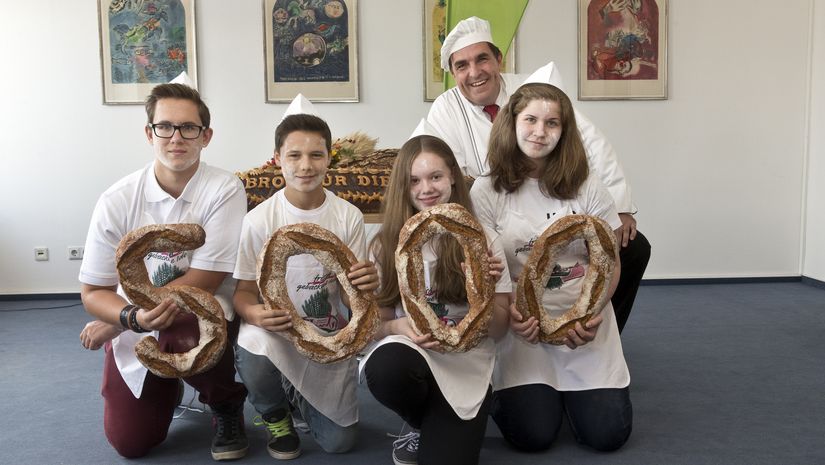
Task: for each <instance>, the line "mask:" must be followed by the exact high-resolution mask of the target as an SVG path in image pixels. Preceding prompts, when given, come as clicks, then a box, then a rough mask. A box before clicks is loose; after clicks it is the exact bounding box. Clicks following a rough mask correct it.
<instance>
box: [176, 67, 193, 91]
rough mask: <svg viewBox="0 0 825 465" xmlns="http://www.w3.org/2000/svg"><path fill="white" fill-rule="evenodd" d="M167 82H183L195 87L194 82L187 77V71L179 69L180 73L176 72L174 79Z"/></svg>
mask: <svg viewBox="0 0 825 465" xmlns="http://www.w3.org/2000/svg"><path fill="white" fill-rule="evenodd" d="M169 84H183V85H186V86H189V87H191V88H193V89H196V87H195V83H194V82H192V78H190V77H189V73H187V72H186V71H181V73H180V74H178V75H177V76H176V77H175V79H172V80H171V81H169Z"/></svg>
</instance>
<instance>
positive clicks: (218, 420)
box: [212, 404, 249, 460]
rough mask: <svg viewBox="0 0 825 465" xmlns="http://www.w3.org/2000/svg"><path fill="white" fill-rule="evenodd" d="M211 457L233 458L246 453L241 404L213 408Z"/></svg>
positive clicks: (217, 458)
mask: <svg viewBox="0 0 825 465" xmlns="http://www.w3.org/2000/svg"><path fill="white" fill-rule="evenodd" d="M213 412H214V413H213V414H212V426H213V427H214V428H215V437H213V438H212V458H213V459H215V460H234V459H239V458H241V457H243V456H245V455H246V451H247V450H248V449H249V441H247V439H246V432H245V431H244V426H243V404H241V405H240V406H232V407H228V408H213Z"/></svg>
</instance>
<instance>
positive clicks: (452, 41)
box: [441, 16, 493, 71]
mask: <svg viewBox="0 0 825 465" xmlns="http://www.w3.org/2000/svg"><path fill="white" fill-rule="evenodd" d="M479 42H490V43H491V44H492V43H493V34H492V33H491V32H490V23H489V22H488V21H486V20H484V19H481V18H479V17H477V16H471V17H469V18H467V19H462V20H461V21H459V22H458V24H456V25H455V27H454V28H453V30H452V31H450V33H449V34H447V37H446V38H445V39H444V44H443V45H442V46H441V67H442V68H444V71H449V70H450V55H452V54H453V53H455V52H457V51H459V50H461V49H462V48H464V47H467V46H468V45H473V44H477V43H479Z"/></svg>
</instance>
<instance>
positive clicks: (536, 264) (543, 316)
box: [516, 215, 618, 345]
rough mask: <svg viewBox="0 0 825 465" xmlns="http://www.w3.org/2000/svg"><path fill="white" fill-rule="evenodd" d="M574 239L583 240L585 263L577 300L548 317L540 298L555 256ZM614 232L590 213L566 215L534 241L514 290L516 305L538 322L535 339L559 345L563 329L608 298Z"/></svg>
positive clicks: (592, 313) (586, 318) (585, 317)
mask: <svg viewBox="0 0 825 465" xmlns="http://www.w3.org/2000/svg"><path fill="white" fill-rule="evenodd" d="M576 239H584V241H585V243H586V245H587V249H588V255H589V266H588V267H587V272H586V273H585V275H584V278H583V281H582V288H581V293H580V294H579V297H578V299H577V300H576V302H575V303H574V304H573V306H572V307H570V309H569V310H567V311H566V312H565V313H564V314H563V315H562V316H560V317H558V318H551V317H550V315H549V314H548V313H547V312H546V311H544V308H543V307H542V304H541V300H542V295H543V294H544V291H545V286H546V284H547V281H548V280H549V279H550V275H551V274H552V272H553V266H554V265H555V264H556V258H557V257H558V256H559V255H560V254H561V253H562V252H563V251H564V250H565V249H566V248H567V246H568V245H569V244H570V243H571V242H573V241H574V240H576ZM617 249H618V244H617V241H616V235H615V234H614V233H613V231H612V230H611V229H610V226H609V225H608V224H607V223H606V222H605V221H604V220H602V219H600V218H597V217H595V216H590V215H568V216H565V217H563V218H560V219H559V220H558V221H556V222H554V223H553V224H551V225H550V226H549V227H548V228H547V229H546V230H545V231H544V232H543V233H542V234H541V236H539V238H538V240H536V241H535V242H534V243H533V250H532V251H531V252H530V256H529V257H528V258H527V263H526V264H525V265H524V269H523V270H522V272H521V276H519V280H518V289H516V308H517V309H518V311H519V312H520V313H521V314H522V316H523V317H524V318H525V319H527V318H529V317H531V316H533V317H535V318H536V320H538V322H539V328H540V329H539V340H540V341H541V342H544V343H547V344H555V345H562V344H564V339H565V338H566V337H567V331H568V330H570V329H573V328H574V327H575V325H576V323H577V322H580V323H581V324H582V326H584V324H585V323H587V322H588V321H589V320H590V319H591V318H593V317H594V316H596V315H598V314H599V312H601V311H602V308H604V306H605V304H606V303H607V299H608V292H609V290H610V289H609V288H610V280H611V279H612V278H613V273H614V271H615V268H616V250H617Z"/></svg>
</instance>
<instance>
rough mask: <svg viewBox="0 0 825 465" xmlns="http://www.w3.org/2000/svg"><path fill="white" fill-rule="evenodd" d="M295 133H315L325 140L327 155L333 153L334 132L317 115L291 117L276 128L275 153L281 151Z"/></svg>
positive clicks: (303, 114) (302, 114)
mask: <svg viewBox="0 0 825 465" xmlns="http://www.w3.org/2000/svg"><path fill="white" fill-rule="evenodd" d="M295 131H306V132H314V133H316V134H318V135H320V136H321V137H323V138H324V142H326V145H327V154H329V153H330V152H332V132H331V131H330V130H329V125H327V122H326V121H324V120H322V119H321V118H319V117H317V116H315V115H308V114H305V113H300V114H295V115H289V116H287V117H286V118H284V119H283V121H281V123H280V124H279V125H278V127H277V128H275V151H276V152H278V151H280V149H281V145H283V143H284V141H285V140H286V138H287V137H288V136H289V135H290V134H291V133H293V132H295Z"/></svg>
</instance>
